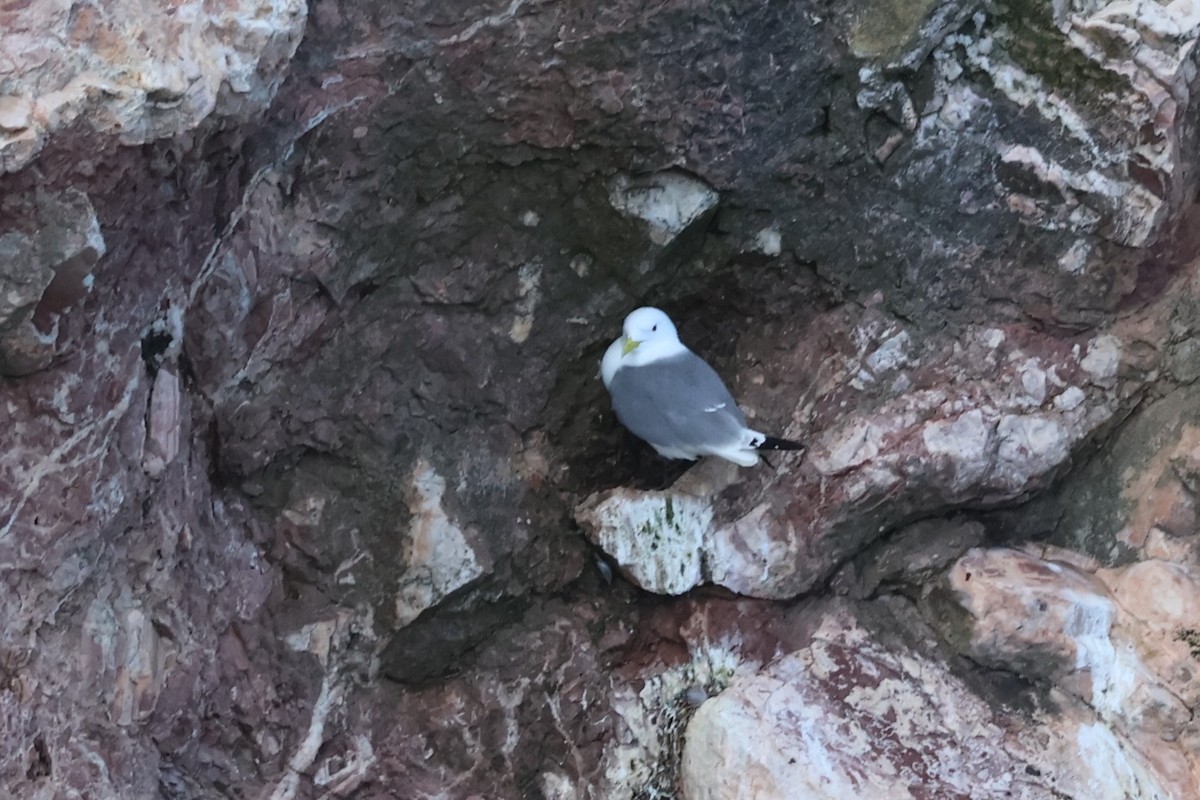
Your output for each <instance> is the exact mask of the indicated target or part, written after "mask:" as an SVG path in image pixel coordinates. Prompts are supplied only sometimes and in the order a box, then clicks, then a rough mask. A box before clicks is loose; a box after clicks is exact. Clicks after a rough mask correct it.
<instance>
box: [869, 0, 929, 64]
mask: <svg viewBox="0 0 1200 800" xmlns="http://www.w3.org/2000/svg"><path fill="white" fill-rule="evenodd" d="M939 5H941V4H940V3H939V2H938V0H875V2H873V3H870V4H869V5H867V6H866V7H865V8H863V9H862V10H861V11H860V12H859V15H858V19H857V20H856V21H855V24H854V28H853V29H852V30H851V31H850V51H851V52H852V53H854V55H856V56H857V57H859V58H880V57H882V58H887V59H895V58H898V57H899V56H900V55H901V54H903V52H904V51H905V50H906V49H907V48H908V47H909V46H910V45H911V43H912V42H913V41H914V40H915V39H916V38H917V37H918V35H919V34H920V32H921V25H922V24H924V22H925V20H927V19H928V18H929V14H930V12H931V11H932V10H933V9H935V8H937V7H938V6H939Z"/></svg>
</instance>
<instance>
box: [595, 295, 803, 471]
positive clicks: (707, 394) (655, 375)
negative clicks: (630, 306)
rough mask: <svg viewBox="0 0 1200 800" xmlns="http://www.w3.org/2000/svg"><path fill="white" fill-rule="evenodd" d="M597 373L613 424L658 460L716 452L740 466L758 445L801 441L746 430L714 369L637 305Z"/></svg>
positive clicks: (660, 316)
mask: <svg viewBox="0 0 1200 800" xmlns="http://www.w3.org/2000/svg"><path fill="white" fill-rule="evenodd" d="M600 379H601V380H602V381H604V388H606V389H608V393H609V394H610V395H611V396H612V402H613V411H615V412H616V414H617V419H619V420H620V421H621V424H622V425H624V426H625V427H626V428H628V429H629V430H630V431H632V432H633V434H634V435H635V436H637V437H638V438H639V439H642V440H644V441H646V442H647V443H649V444H650V446H651V447H653V448H654V449H655V450H657V451H658V454H659V455H661V456H663V457H664V458H685V459H688V460H689V461H694V460H695V459H697V458H699V457H700V456H720V457H721V458H724V459H726V460H728V461H732V462H733V463H735V464H740V465H741V466H743V467H752V466H754V465H755V464H757V463H758V458H759V456H758V451H760V450H803V449H804V445H802V444H800V443H799V442H793V441H790V440H788V439H778V438H776V437H774V436H767V435H766V434H765V433H759V432H758V431H756V430H751V429H750V428H749V427H747V425H746V418H745V417H744V416H742V412H741V409H739V408H738V406H737V402H735V401H734V399H733V396H732V395H730V394H729V390H728V389H726V388H725V384H724V383H723V382H722V381H721V378H720V376H719V375H717V373H716V371H715V370H714V369H713V368H712V367H710V366H709V365H708V364H707V363H706V362H705V361H704V359H702V358H700V356H698V355H696V354H695V353H693V352H692V351H691V350H689V349H687V347H686V346H684V344H683V342H681V341H679V333H678V332H677V331H676V330H675V323H673V322H671V318H670V317H668V316H667V315H666V314H664V313H663V312H662V311H660V310H659V309H657V308H649V307H646V308H639V309H637V310H636V311H633V312H631V313H630V314H629V316H627V317H626V318H625V324H624V326H623V329H622V335H621V336H620V337H619V338H618V339H617V340H616V341H615V342H613V343H612V344H611V345H609V346H608V350H607V351H606V352H605V353H604V360H603V361H601V362H600Z"/></svg>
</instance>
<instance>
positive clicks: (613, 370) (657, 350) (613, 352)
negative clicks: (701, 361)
mask: <svg viewBox="0 0 1200 800" xmlns="http://www.w3.org/2000/svg"><path fill="white" fill-rule="evenodd" d="M686 352H688V349H687V348H686V347H684V346H683V343H682V342H680V341H679V333H678V332H677V331H676V330H675V323H673V322H671V318H670V317H668V316H667V315H666V314H664V313H663V312H661V311H659V310H658V309H657V308H649V307H646V308H639V309H637V310H636V311H633V312H631V313H630V314H629V316H627V317H626V318H625V324H624V326H623V327H622V336H621V337H620V338H618V339H617V340H616V341H615V342H613V343H612V344H611V345H609V348H608V352H606V353H605V354H604V360H603V361H602V362H601V363H600V377H601V379H602V380H603V381H604V385H605V386H608V384H609V383H611V382H612V379H613V376H614V375H616V374H617V370H619V369H621V368H622V367H640V366H643V365H644V364H650V363H652V362H654V361H659V360H661V359H664V358H670V357H671V356H677V355H679V354H680V353H686Z"/></svg>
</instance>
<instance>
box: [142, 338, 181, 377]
mask: <svg viewBox="0 0 1200 800" xmlns="http://www.w3.org/2000/svg"><path fill="white" fill-rule="evenodd" d="M172 341H174V340H173V339H172V337H171V334H169V333H167V332H166V331H150V333H147V334H146V335H145V336H143V337H142V361H144V362H146V371H147V372H149V373H150V377H151V378H153V377H154V376H155V375H157V374H158V368H159V367H160V366H161V365H162V355H163V353H165V352H167V348H168V347H170V346H171V342H172Z"/></svg>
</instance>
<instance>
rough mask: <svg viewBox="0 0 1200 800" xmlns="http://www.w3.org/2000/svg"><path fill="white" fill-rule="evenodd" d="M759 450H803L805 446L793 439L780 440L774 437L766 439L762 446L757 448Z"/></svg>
mask: <svg viewBox="0 0 1200 800" xmlns="http://www.w3.org/2000/svg"><path fill="white" fill-rule="evenodd" d="M756 449H758V450H803V449H804V445H802V444H800V443H799V442H793V441H792V440H791V439H779V438H776V437H774V436H767V437H764V438H763V440H762V444H760V445H758V447H757V448H756Z"/></svg>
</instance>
